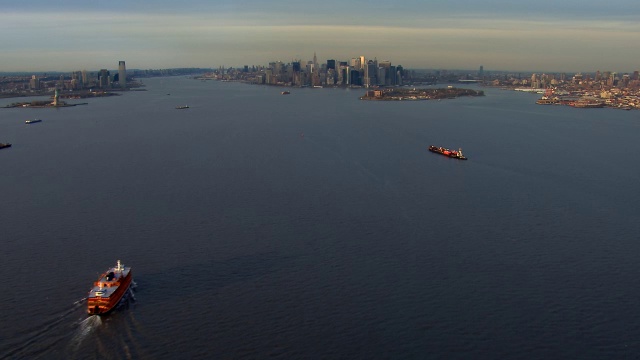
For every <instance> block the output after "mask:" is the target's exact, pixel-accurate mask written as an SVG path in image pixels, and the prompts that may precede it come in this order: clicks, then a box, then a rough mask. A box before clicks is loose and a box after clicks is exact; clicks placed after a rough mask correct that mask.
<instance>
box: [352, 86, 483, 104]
mask: <svg viewBox="0 0 640 360" xmlns="http://www.w3.org/2000/svg"><path fill="white" fill-rule="evenodd" d="M460 96H484V92H483V91H481V90H472V89H461V88H456V87H453V86H449V87H447V88H439V89H424V88H411V89H403V88H390V89H384V90H370V91H367V92H366V93H365V94H364V96H362V97H360V100H379V101H399V100H409V101H411V100H440V99H455V98H457V97H460Z"/></svg>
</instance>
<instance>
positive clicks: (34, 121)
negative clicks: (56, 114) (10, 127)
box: [24, 119, 42, 124]
mask: <svg viewBox="0 0 640 360" xmlns="http://www.w3.org/2000/svg"><path fill="white" fill-rule="evenodd" d="M41 121H42V120H40V119H33V120H27V121H25V122H24V123H25V124H34V123H39V122H41Z"/></svg>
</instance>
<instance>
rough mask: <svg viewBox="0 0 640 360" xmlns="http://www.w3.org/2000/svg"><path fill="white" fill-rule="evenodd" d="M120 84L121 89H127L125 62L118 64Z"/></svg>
mask: <svg viewBox="0 0 640 360" xmlns="http://www.w3.org/2000/svg"><path fill="white" fill-rule="evenodd" d="M118 82H119V83H120V87H121V88H123V89H125V88H126V87H127V68H126V67H125V66H124V61H120V62H118Z"/></svg>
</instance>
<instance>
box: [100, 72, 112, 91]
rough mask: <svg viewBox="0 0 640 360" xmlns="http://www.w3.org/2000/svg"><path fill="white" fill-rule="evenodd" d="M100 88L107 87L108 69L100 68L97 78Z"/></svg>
mask: <svg viewBox="0 0 640 360" xmlns="http://www.w3.org/2000/svg"><path fill="white" fill-rule="evenodd" d="M98 81H99V83H100V88H101V89H106V88H108V87H109V83H110V81H109V70H107V69H100V78H99V80H98Z"/></svg>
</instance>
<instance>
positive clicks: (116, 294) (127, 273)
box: [87, 260, 132, 315]
mask: <svg viewBox="0 0 640 360" xmlns="http://www.w3.org/2000/svg"><path fill="white" fill-rule="evenodd" d="M131 279H132V275H131V267H126V266H124V265H122V264H121V263H120V260H118V263H117V264H116V266H114V267H112V268H110V269H109V270H107V271H105V272H104V273H103V274H102V275H100V278H98V281H96V282H94V283H93V288H92V289H91V290H90V291H89V296H88V297H87V313H88V314H89V315H102V314H106V313H108V312H109V311H111V310H113V308H114V307H115V306H116V305H118V303H119V302H120V300H121V299H122V297H123V296H124V294H125V293H126V292H127V290H129V286H131Z"/></svg>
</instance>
